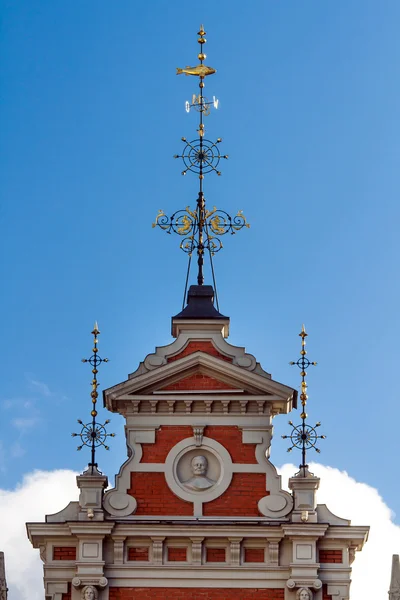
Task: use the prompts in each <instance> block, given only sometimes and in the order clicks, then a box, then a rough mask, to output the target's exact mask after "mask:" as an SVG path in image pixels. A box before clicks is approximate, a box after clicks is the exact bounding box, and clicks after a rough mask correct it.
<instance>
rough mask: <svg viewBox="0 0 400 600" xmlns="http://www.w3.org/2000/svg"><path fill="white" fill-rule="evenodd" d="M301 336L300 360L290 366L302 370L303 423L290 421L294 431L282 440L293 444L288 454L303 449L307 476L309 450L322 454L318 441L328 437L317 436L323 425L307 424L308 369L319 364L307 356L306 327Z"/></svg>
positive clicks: (304, 467) (304, 468)
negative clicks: (288, 440)
mask: <svg viewBox="0 0 400 600" xmlns="http://www.w3.org/2000/svg"><path fill="white" fill-rule="evenodd" d="M299 336H300V337H301V351H300V358H299V359H298V360H297V361H296V362H293V361H292V362H290V363H289V364H290V365H297V366H298V367H299V369H301V371H300V375H301V394H300V400H301V405H302V408H303V410H302V412H301V415H300V418H301V420H302V422H301V424H300V425H294V424H293V422H292V421H289V425H291V427H292V431H291V433H290V435H283V436H282V438H283V439H288V438H289V439H290V441H291V443H292V446H291V447H290V448H288V452H291V451H292V450H293V448H299V449H301V456H302V461H301V465H300V471H301V470H302V471H303V475H305V474H306V469H307V468H308V465H307V463H306V455H307V450H310V449H311V448H314V450H315V451H316V452H318V453H319V452H321V450H319V448H317V447H316V443H317V440H318V439H322V440H324V439H325V438H326V436H325V435H318V434H317V431H316V428H317V427H320V425H321V423H317V424H316V425H315V426H314V427H311V425H308V423H307V422H306V419H307V416H308V415H307V413H306V406H307V400H308V396H307V382H306V376H307V371H306V369H308V367H310V366H313V367H315V366H316V365H317V363H316V362H311V361H309V360H308V358H307V356H306V355H307V350H306V337H307V336H308V333H307V332H306V329H305V327H304V325H303V326H302V328H301V332H300V333H299Z"/></svg>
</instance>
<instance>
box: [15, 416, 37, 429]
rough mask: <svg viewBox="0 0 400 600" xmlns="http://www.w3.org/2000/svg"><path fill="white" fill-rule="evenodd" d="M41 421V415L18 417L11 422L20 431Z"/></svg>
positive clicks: (30, 427)
mask: <svg viewBox="0 0 400 600" xmlns="http://www.w3.org/2000/svg"><path fill="white" fill-rule="evenodd" d="M39 422H40V419H39V417H17V418H16V419H13V420H12V421H11V423H12V424H13V425H14V427H16V428H17V429H19V430H20V431H27V430H28V429H32V427H34V426H35V425H37V424H38V423H39Z"/></svg>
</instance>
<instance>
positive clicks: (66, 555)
mask: <svg viewBox="0 0 400 600" xmlns="http://www.w3.org/2000/svg"><path fill="white" fill-rule="evenodd" d="M53 560H76V548H75V547H74V546H54V548H53Z"/></svg>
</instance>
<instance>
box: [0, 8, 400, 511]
mask: <svg viewBox="0 0 400 600" xmlns="http://www.w3.org/2000/svg"><path fill="white" fill-rule="evenodd" d="M399 18H400V5H399V3H397V2H394V1H383V2H379V3H377V2H373V1H369V0H357V1H355V0H348V1H347V2H346V3H337V2H324V3H322V2H319V1H317V0H308V1H303V2H295V1H294V0H293V1H287V2H272V1H271V0H269V1H265V0H263V1H253V2H252V3H249V4H248V5H244V4H243V3H239V2H237V1H229V2H228V1H220V2H217V3H214V4H203V5H200V8H197V7H196V6H194V5H188V4H187V3H186V2H185V3H184V2H174V3H171V2H161V1H158V2H155V1H151V2H146V3H139V2H132V1H130V2H128V1H120V2H118V3H110V2H105V1H101V0H98V1H96V2H93V1H90V0H88V1H87V2H84V3H73V2H72V3H69V2H54V1H50V0H49V1H43V0H41V1H38V2H34V3H33V2H30V1H28V0H25V1H24V0H20V1H17V2H3V3H2V36H1V42H0V44H1V51H2V55H3V57H4V58H3V62H2V67H1V69H2V74H1V116H0V125H1V130H2V137H1V141H0V152H1V164H0V176H1V181H2V186H1V187H2V195H1V196H2V198H1V206H0V225H1V236H0V244H1V257H2V259H1V261H0V276H1V280H2V282H3V286H2V294H1V297H0V315H1V328H0V331H1V339H2V344H1V348H2V349H1V365H2V373H3V375H2V381H1V388H0V403H1V412H2V419H1V423H2V427H1V443H2V446H1V452H0V469H1V480H2V487H12V486H14V485H16V484H17V483H18V482H19V481H20V480H21V478H22V475H23V474H24V473H27V472H29V471H31V470H32V469H34V468H39V469H43V470H51V469H55V468H70V469H76V470H78V469H81V468H82V467H83V466H84V463H85V462H86V460H88V459H89V455H87V456H83V455H82V453H81V454H80V453H77V452H76V451H75V447H76V444H75V441H74V440H72V438H71V437H70V433H71V431H74V430H75V429H76V419H77V418H79V417H80V418H85V416H86V415H88V414H89V411H90V408H91V402H90V379H91V377H90V375H91V374H90V370H89V368H88V367H87V366H86V365H82V363H81V362H80V359H81V358H82V357H84V356H88V355H89V353H90V349H91V336H90V331H91V328H92V325H93V322H94V320H95V319H97V320H98V321H99V325H100V329H101V331H102V335H101V337H100V348H101V353H102V355H103V356H108V357H109V358H110V359H111V360H110V363H109V364H108V365H105V366H104V367H103V368H102V370H101V373H100V376H99V380H100V384H101V387H102V388H105V387H110V386H111V385H114V384H115V383H117V382H119V381H122V380H124V379H125V378H126V376H127V374H128V373H129V372H132V371H134V370H135V369H136V367H137V365H138V362H139V361H140V360H142V359H143V358H144V357H145V356H146V354H148V353H149V352H152V351H153V349H154V346H156V345H163V344H166V343H168V342H169V341H171V337H170V317H171V316H172V315H173V314H176V313H177V312H178V311H179V310H180V307H181V301H182V295H183V287H184V278H185V270H186V256H185V255H184V253H183V252H181V251H180V250H179V248H178V245H179V240H178V239H174V238H173V237H172V236H166V235H165V234H164V233H163V232H161V231H158V230H152V228H151V223H152V221H153V220H154V217H155V215H156V213H157V211H158V210H159V209H160V208H163V209H164V210H165V211H166V212H169V213H171V212H173V211H174V210H176V209H178V208H181V207H182V208H183V207H185V206H186V205H188V204H194V202H195V199H196V191H197V181H196V178H195V177H190V178H189V176H187V177H186V178H182V177H181V175H180V170H181V168H180V165H178V164H177V163H176V162H174V161H173V159H172V156H173V155H174V154H175V153H177V152H179V151H180V150H181V144H182V143H181V141H180V138H181V136H187V137H188V138H190V137H191V136H193V137H195V127H196V120H195V117H194V116H193V114H189V115H187V114H186V113H185V110H184V102H185V100H187V99H189V98H190V97H191V95H192V93H194V92H195V91H196V81H195V80H194V78H189V77H179V78H178V77H176V76H175V68H176V67H177V66H180V67H183V66H185V65H188V64H192V63H193V64H195V62H196V55H197V52H198V47H197V42H196V32H197V31H198V27H199V25H200V23H201V22H204V25H205V28H206V31H207V39H208V42H207V45H206V53H207V55H208V57H207V61H206V63H207V64H210V65H211V66H213V67H215V68H216V69H217V74H216V75H215V76H213V77H210V78H209V80H208V81H207V88H206V90H207V92H208V94H209V95H211V96H212V95H214V94H215V95H216V96H217V97H218V98H219V99H220V108H219V109H218V111H216V112H214V114H212V116H210V117H209V118H208V122H207V127H208V132H209V136H210V138H211V139H215V138H216V137H219V136H220V137H222V138H223V151H224V152H226V153H227V154H229V157H230V158H229V161H227V162H226V163H225V162H224V164H223V165H222V166H223V176H222V177H220V178H217V177H212V176H211V175H210V176H209V177H208V179H207V180H206V187H205V192H206V198H207V201H208V203H209V205H212V206H213V205H217V206H218V207H219V208H222V209H225V210H228V211H229V212H231V213H233V214H235V213H236V211H237V210H238V209H243V211H244V213H245V215H246V216H247V218H248V220H249V222H250V223H251V229H250V230H245V231H242V232H241V233H240V234H238V235H237V236H235V237H234V238H232V239H231V238H229V239H227V240H224V242H225V244H224V245H225V249H224V250H223V251H222V252H221V253H220V254H219V255H218V256H216V258H215V267H216V274H217V284H218V290H219V300H220V308H221V312H223V313H224V314H227V315H229V316H230V317H231V336H230V338H229V341H230V342H231V343H233V344H238V345H244V346H246V348H247V350H248V351H249V352H251V353H253V354H255V355H256V356H257V358H258V360H259V361H260V362H261V363H262V365H263V366H264V368H265V369H266V370H268V371H269V372H271V373H272V376H273V377H274V379H277V380H279V381H283V382H285V383H287V384H288V385H292V386H298V384H299V374H298V371H296V370H295V368H294V367H289V365H288V363H289V361H290V360H293V359H294V360H296V358H297V356H298V352H299V349H300V338H298V336H297V334H298V332H299V331H300V327H301V324H302V323H303V322H304V323H305V324H306V327H307V330H308V331H309V334H310V336H309V338H308V349H309V357H310V359H312V360H317V361H318V367H317V368H315V369H313V370H312V371H310V373H309V377H308V381H309V410H308V412H309V415H310V420H311V421H314V420H315V421H317V420H320V421H322V423H323V432H324V433H326V435H327V436H328V437H327V440H326V441H325V442H323V446H322V451H323V454H322V455H321V456H320V457H319V460H321V461H322V462H323V463H324V464H326V465H330V466H333V467H337V468H339V469H341V470H347V471H348V473H349V474H350V475H351V476H352V477H355V478H356V479H357V480H358V481H364V482H366V483H368V484H369V485H371V486H373V487H376V488H377V489H378V490H379V492H380V493H381V494H382V496H383V497H384V499H385V501H386V502H387V504H388V505H389V506H390V507H391V508H392V509H393V510H394V511H396V512H397V513H398V515H399V514H400V508H399V499H398V489H397V488H398V484H397V477H396V473H397V470H398V458H397V457H398V435H399V434H398V391H397V388H398V371H399V369H398V353H399V350H398V339H399V334H400V325H399V316H398V313H399V306H400V285H399V277H398V259H399V246H400V242H399V235H398V222H399V216H400V214H399V213H400V210H399V202H398V196H399V193H398V190H399V184H400V175H399V173H400V171H399V168H398V164H399V158H400V151H399V150H400V143H399V139H400V118H399V114H400V113H399V92H400V86H399V75H398V65H399V59H400V41H399V36H398V22H399ZM192 282H194V278H193V279H192ZM208 282H209V278H208ZM100 416H101V417H104V418H107V416H108V415H106V414H105V413H104V411H103V410H101V414H100ZM293 419H296V415H294V416H293ZM111 428H112V429H113V430H115V431H116V432H117V434H118V437H116V438H115V439H114V440H113V441H112V448H111V451H110V452H109V453H105V452H103V453H102V454H101V455H99V457H98V458H99V463H100V466H101V468H102V469H103V471H105V472H106V473H107V474H108V476H109V477H110V478H111V479H112V478H113V475H114V474H115V473H116V472H117V471H118V469H119V466H120V464H121V463H122V462H123V460H124V459H125V442H124V435H123V420H122V418H119V417H118V416H112V426H111ZM287 431H288V426H287V418H286V417H284V416H282V417H278V418H276V419H275V438H274V441H273V446H272V454H271V459H272V461H273V462H274V463H275V464H278V465H279V464H282V463H283V462H285V461H286V460H287V458H288V456H287V454H286V447H287V444H286V443H285V441H283V440H281V439H280V435H281V434H282V433H284V432H287ZM290 458H291V460H293V456H291V457H290ZM299 459H300V457H298V460H299ZM296 460H297V459H296ZM343 516H345V515H343ZM397 522H399V516H397Z"/></svg>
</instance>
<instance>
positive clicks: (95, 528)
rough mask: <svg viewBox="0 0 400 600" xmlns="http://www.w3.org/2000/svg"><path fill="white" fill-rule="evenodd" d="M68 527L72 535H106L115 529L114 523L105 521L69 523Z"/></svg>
mask: <svg viewBox="0 0 400 600" xmlns="http://www.w3.org/2000/svg"><path fill="white" fill-rule="evenodd" d="M68 529H69V531H70V532H71V533H72V535H76V536H77V537H79V536H88V535H90V536H93V535H95V536H102V537H104V536H106V535H110V534H111V532H112V530H113V529H114V523H112V522H105V521H95V522H91V521H88V522H86V521H84V522H80V523H68Z"/></svg>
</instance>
